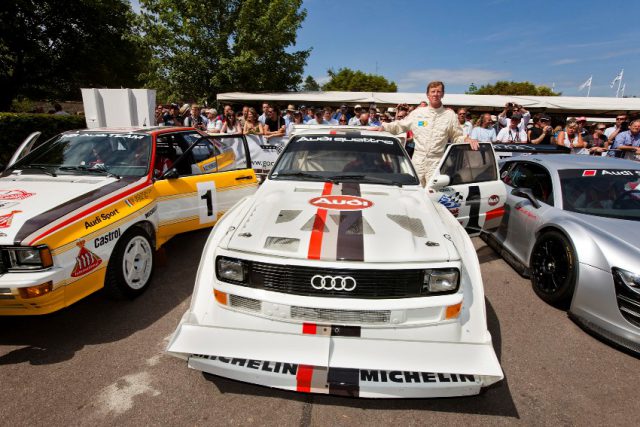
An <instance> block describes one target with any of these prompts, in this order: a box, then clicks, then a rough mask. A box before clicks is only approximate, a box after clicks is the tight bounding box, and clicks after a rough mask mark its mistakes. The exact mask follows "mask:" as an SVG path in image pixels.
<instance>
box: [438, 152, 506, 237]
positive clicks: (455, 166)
mask: <svg viewBox="0 0 640 427" xmlns="http://www.w3.org/2000/svg"><path fill="white" fill-rule="evenodd" d="M427 188H428V190H427V191H428V193H429V196H430V197H431V198H432V200H433V201H435V202H438V203H441V204H442V205H444V206H445V207H446V208H447V209H449V212H451V214H452V215H453V216H455V217H456V218H457V219H458V221H459V222H460V224H462V226H463V227H464V228H465V230H466V231H467V233H469V234H470V235H472V236H473V235H478V234H480V232H481V231H483V230H492V229H495V228H497V227H498V226H499V225H500V221H501V219H502V215H503V214H504V202H505V200H506V190H505V187H504V184H503V183H502V181H500V177H499V174H498V163H497V161H496V155H495V153H494V151H493V146H492V144H491V143H480V147H479V149H478V150H472V149H471V146H470V145H469V144H452V145H449V146H448V147H447V150H446V151H445V153H444V155H443V156H442V159H441V160H440V163H439V165H438V169H437V170H436V172H435V173H434V175H433V176H432V177H431V180H430V181H429V183H428V184H427Z"/></svg>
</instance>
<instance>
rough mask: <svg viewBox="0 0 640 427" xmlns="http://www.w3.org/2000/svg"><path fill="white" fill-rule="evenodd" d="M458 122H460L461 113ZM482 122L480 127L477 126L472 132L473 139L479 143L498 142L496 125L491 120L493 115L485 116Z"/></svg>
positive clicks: (487, 114) (482, 117) (486, 114)
mask: <svg viewBox="0 0 640 427" xmlns="http://www.w3.org/2000/svg"><path fill="white" fill-rule="evenodd" d="M458 120H460V112H459V111H458ZM481 120H482V121H481V123H480V126H476V127H474V128H473V129H472V130H471V135H470V137H471V139H475V140H476V141H478V142H496V140H497V136H496V129H495V128H494V127H493V125H494V123H493V120H492V118H491V114H489V113H485V114H483V115H482V116H481Z"/></svg>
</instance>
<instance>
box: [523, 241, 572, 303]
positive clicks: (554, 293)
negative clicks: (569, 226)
mask: <svg viewBox="0 0 640 427" xmlns="http://www.w3.org/2000/svg"><path fill="white" fill-rule="evenodd" d="M530 265H531V284H532V285H533V291H534V292H535V293H536V295H538V296H539V297H540V298H541V299H542V300H544V301H546V302H547V303H549V304H551V305H554V306H557V307H562V308H566V307H567V306H568V305H569V303H570V302H571V297H572V296H573V290H574V288H575V285H576V276H577V260H576V256H575V251H574V249H573V246H572V245H571V242H570V241H569V239H567V238H566V237H565V235H564V234H562V233H560V232H558V231H547V232H546V233H544V234H542V235H541V236H540V237H539V238H538V240H537V241H536V244H535V245H534V247H533V251H532V252H531V264H530Z"/></svg>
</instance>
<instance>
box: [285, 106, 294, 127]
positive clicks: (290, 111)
mask: <svg viewBox="0 0 640 427" xmlns="http://www.w3.org/2000/svg"><path fill="white" fill-rule="evenodd" d="M294 111H296V107H295V105H293V104H289V105H288V106H287V111H286V112H285V114H284V124H285V126H289V123H291V122H292V121H293V112H294Z"/></svg>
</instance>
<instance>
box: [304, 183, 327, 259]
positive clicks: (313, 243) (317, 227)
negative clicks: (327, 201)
mask: <svg viewBox="0 0 640 427" xmlns="http://www.w3.org/2000/svg"><path fill="white" fill-rule="evenodd" d="M332 189H333V183H331V182H325V183H324V188H323V189H322V195H323V196H328V195H330V194H331V190H332ZM326 220H327V210H326V209H318V210H317V211H316V219H315V221H314V222H313V230H311V239H310V240H309V252H308V253H307V258H309V259H320V254H321V252H322V236H323V235H324V227H325V226H324V224H325V221H326Z"/></svg>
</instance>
